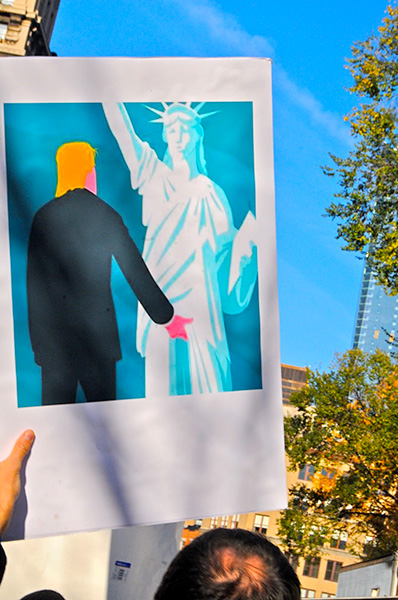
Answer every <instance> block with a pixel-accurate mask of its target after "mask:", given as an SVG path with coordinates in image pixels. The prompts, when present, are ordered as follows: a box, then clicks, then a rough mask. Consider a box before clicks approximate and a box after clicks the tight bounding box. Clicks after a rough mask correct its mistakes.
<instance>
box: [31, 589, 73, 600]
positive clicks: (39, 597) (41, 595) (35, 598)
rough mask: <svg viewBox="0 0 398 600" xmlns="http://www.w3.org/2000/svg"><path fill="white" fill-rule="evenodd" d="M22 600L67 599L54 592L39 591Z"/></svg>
mask: <svg viewBox="0 0 398 600" xmlns="http://www.w3.org/2000/svg"><path fill="white" fill-rule="evenodd" d="M21 600H65V598H64V597H63V596H61V594H58V592H54V591H53V590H39V591H38V592H33V593H32V594H28V595H27V596H24V597H23V598H21Z"/></svg>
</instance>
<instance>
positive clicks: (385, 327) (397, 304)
mask: <svg viewBox="0 0 398 600" xmlns="http://www.w3.org/2000/svg"><path fill="white" fill-rule="evenodd" d="M397 318H398V296H387V294H386V293H385V291H384V289H383V288H382V287H381V286H380V285H377V283H376V281H375V278H374V275H373V273H372V268H371V266H370V264H369V262H367V261H366V262H365V267H364V271H363V276H362V284H361V293H360V297H359V303H358V313H357V319H356V323H355V332H354V340H353V348H359V349H360V350H362V351H363V352H374V351H375V350H376V349H380V350H384V351H385V352H388V353H391V352H394V351H396V344H395V343H394V341H395V338H396V337H397V323H398V320H397Z"/></svg>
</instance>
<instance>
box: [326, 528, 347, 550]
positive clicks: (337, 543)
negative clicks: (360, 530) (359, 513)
mask: <svg viewBox="0 0 398 600" xmlns="http://www.w3.org/2000/svg"><path fill="white" fill-rule="evenodd" d="M347 538H348V535H347V532H346V531H340V532H338V531H336V532H335V533H334V534H333V536H332V541H331V542H330V547H331V548H338V550H345V547H346V545H347Z"/></svg>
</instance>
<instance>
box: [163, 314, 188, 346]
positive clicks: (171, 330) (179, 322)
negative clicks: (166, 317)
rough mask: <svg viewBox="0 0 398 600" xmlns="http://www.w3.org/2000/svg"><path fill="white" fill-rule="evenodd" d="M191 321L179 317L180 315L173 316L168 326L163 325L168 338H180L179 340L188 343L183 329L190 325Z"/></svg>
mask: <svg viewBox="0 0 398 600" xmlns="http://www.w3.org/2000/svg"><path fill="white" fill-rule="evenodd" d="M192 321H193V319H186V318H185V317H180V315H174V317H173V318H172V320H171V322H170V323H169V324H168V325H165V327H166V329H167V331H168V334H169V336H170V337H171V339H173V340H174V339H175V338H180V339H181V340H185V341H186V342H187V341H188V334H187V331H186V329H185V326H186V325H189V323H192Z"/></svg>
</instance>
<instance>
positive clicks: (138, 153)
mask: <svg viewBox="0 0 398 600" xmlns="http://www.w3.org/2000/svg"><path fill="white" fill-rule="evenodd" d="M102 107H103V109H104V113H105V117H106V120H107V121H108V125H109V127H110V130H111V131H112V133H113V135H114V136H115V138H116V140H117V142H118V144H119V147H120V150H121V152H122V154H123V157H124V160H125V161H126V164H127V166H128V167H129V169H130V170H132V169H135V168H136V166H137V163H138V162H139V161H140V160H141V157H142V153H143V142H142V140H141V139H140V138H139V137H138V135H137V134H136V132H135V130H134V127H133V124H132V122H131V120H130V117H129V116H128V114H127V110H126V108H125V106H124V104H123V103H122V102H118V103H104V104H103V105H102Z"/></svg>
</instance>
